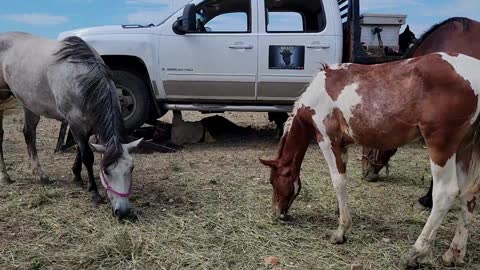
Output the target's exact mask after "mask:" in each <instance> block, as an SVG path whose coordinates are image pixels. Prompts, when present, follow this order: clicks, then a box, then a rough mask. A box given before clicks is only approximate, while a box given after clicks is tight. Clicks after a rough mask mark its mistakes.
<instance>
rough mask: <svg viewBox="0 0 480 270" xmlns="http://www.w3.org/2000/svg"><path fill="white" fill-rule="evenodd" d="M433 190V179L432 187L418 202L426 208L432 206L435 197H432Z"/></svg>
mask: <svg viewBox="0 0 480 270" xmlns="http://www.w3.org/2000/svg"><path fill="white" fill-rule="evenodd" d="M432 191H433V180H432V181H431V182H430V188H429V189H428V191H427V194H425V195H424V196H423V197H421V198H419V199H418V203H420V205H421V206H423V207H425V208H429V209H430V208H432V204H433V201H432V200H433V199H432Z"/></svg>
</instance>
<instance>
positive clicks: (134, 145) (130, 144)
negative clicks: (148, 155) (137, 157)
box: [125, 138, 143, 152]
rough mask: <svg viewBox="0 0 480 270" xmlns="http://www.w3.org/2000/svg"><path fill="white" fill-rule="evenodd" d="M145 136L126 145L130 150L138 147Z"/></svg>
mask: <svg viewBox="0 0 480 270" xmlns="http://www.w3.org/2000/svg"><path fill="white" fill-rule="evenodd" d="M142 140H143V138H140V139H138V140H136V141H133V142H131V143H129V144H126V145H125V147H126V148H127V150H128V152H130V151H132V150H133V149H135V148H137V146H138V145H139V144H140V143H141V142H142Z"/></svg>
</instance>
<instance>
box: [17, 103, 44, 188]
mask: <svg viewBox="0 0 480 270" xmlns="http://www.w3.org/2000/svg"><path fill="white" fill-rule="evenodd" d="M24 111H25V123H24V125H23V135H24V136H25V142H26V143H27V149H28V155H29V156H30V161H31V164H32V167H33V168H32V169H33V172H34V173H35V174H36V175H37V176H38V177H39V178H40V182H41V183H43V184H47V183H48V182H49V179H48V177H47V176H46V175H45V173H44V172H43V170H42V167H41V166H40V161H39V160H38V154H37V146H36V139H37V125H38V122H40V116H39V115H36V114H34V113H33V112H31V111H29V110H28V109H27V108H24Z"/></svg>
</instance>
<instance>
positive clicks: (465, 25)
mask: <svg viewBox="0 0 480 270" xmlns="http://www.w3.org/2000/svg"><path fill="white" fill-rule="evenodd" d="M451 22H461V23H462V25H463V29H464V30H465V31H468V29H469V28H470V23H471V22H472V21H471V20H470V19H468V18H465V17H452V18H450V19H447V20H445V21H443V22H440V23H437V24H435V25H434V26H432V27H431V28H430V29H429V30H428V31H426V32H425V33H424V34H423V35H422V36H421V37H420V38H419V39H418V40H417V41H416V42H415V44H414V45H413V46H412V47H410V49H408V51H407V53H406V54H405V58H411V57H412V56H413V54H415V51H416V50H417V48H418V47H419V46H420V45H421V44H422V43H423V42H424V41H425V40H426V39H427V38H428V37H429V36H430V35H431V34H432V33H433V32H435V31H436V30H437V29H438V28H440V27H442V26H444V25H446V24H448V23H451Z"/></svg>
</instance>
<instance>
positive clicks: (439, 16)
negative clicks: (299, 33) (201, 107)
mask: <svg viewBox="0 0 480 270" xmlns="http://www.w3.org/2000/svg"><path fill="white" fill-rule="evenodd" d="M186 1H188V0H9V1H8V0H3V1H2V2H3V3H2V8H1V9H0V32H6V31H24V32H29V33H32V34H36V35H40V36H44V37H48V38H56V37H57V35H58V34H59V33H60V32H62V31H66V30H72V29H76V28H84V27H92V26H101V25H115V24H117V25H118V24H128V23H131V24H133V23H140V24H147V23H159V22H160V21H161V20H162V18H165V17H166V16H167V15H168V14H169V13H170V12H171V11H172V10H174V9H175V8H176V7H178V6H180V5H182V4H183V3H184V2H186ZM360 6H361V12H368V13H390V14H406V15H408V17H407V23H408V24H409V25H410V27H411V29H412V30H413V31H414V33H416V34H417V36H419V35H421V34H422V33H423V32H424V31H425V30H427V29H428V28H429V27H430V26H431V25H433V24H435V23H437V22H440V21H442V20H444V19H447V18H449V17H453V16H465V17H469V18H472V19H476V20H480V0H454V1H452V0H423V1H421V0H360Z"/></svg>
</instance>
